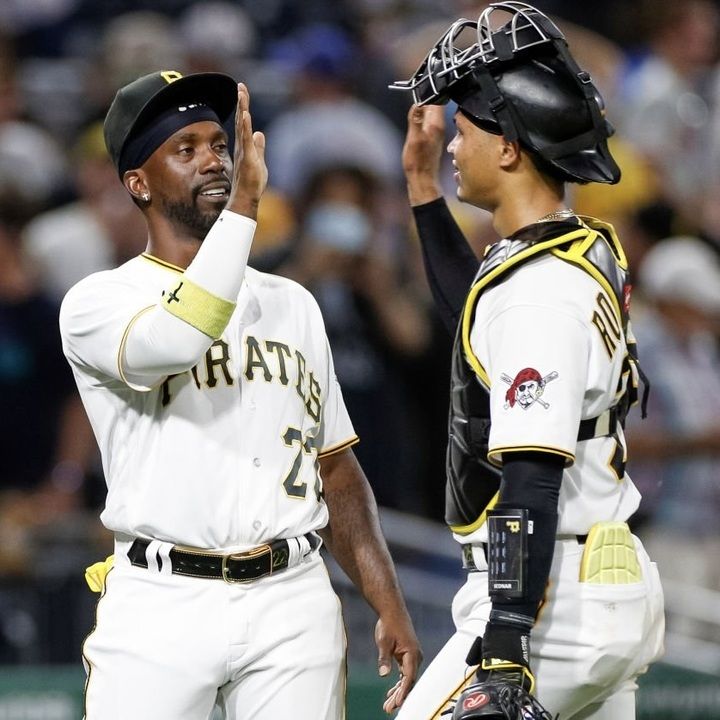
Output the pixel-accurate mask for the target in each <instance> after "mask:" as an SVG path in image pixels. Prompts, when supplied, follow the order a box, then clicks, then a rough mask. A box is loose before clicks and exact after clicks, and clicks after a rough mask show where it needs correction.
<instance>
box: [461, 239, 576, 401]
mask: <svg viewBox="0 0 720 720" xmlns="http://www.w3.org/2000/svg"><path fill="white" fill-rule="evenodd" d="M587 232H588V228H586V227H580V228H578V229H577V230H573V231H572V232H569V233H565V235H560V236H559V237H555V238H552V239H551V240H545V241H544V242H539V243H535V244H534V245H530V246H529V247H527V248H525V250H521V251H520V252H519V253H517V254H516V255H513V256H512V257H511V258H509V259H508V260H505V261H504V262H502V263H500V264H499V265H498V266H497V267H495V268H493V269H492V270H491V271H490V272H489V273H488V274H487V275H483V276H482V277H481V278H480V279H479V280H478V281H477V282H476V283H475V284H474V285H473V286H472V288H471V289H470V292H469V293H468V296H467V299H466V300H465V307H464V308H463V314H462V327H461V333H462V344H463V351H464V353H465V359H466V360H467V362H468V364H469V365H470V367H471V368H472V369H473V370H474V371H475V373H476V374H477V376H478V377H479V378H480V380H481V381H482V382H483V383H484V384H485V385H486V386H487V387H488V388H489V387H490V378H489V377H488V374H487V372H486V370H485V368H484V367H483V366H482V363H481V362H480V360H479V359H478V357H477V356H476V355H475V353H474V352H473V349H472V346H471V344H470V331H471V329H472V321H473V316H474V315H475V305H476V304H477V302H478V300H479V296H480V293H481V292H482V291H483V290H484V289H485V287H487V285H488V284H489V283H491V282H492V281H493V280H495V279H496V278H497V277H499V276H500V275H502V274H504V273H506V272H507V271H508V270H510V269H511V268H512V267H514V266H515V265H517V264H518V263H521V262H523V261H524V260H526V259H527V258H529V257H532V256H533V255H538V254H540V253H542V252H543V251H544V250H549V249H552V248H554V247H556V246H557V245H562V244H564V243H568V242H570V241H572V240H575V239H576V238H579V237H585V236H586V235H587Z"/></svg>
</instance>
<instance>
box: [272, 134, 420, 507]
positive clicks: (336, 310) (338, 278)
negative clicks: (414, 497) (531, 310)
mask: <svg viewBox="0 0 720 720" xmlns="http://www.w3.org/2000/svg"><path fill="white" fill-rule="evenodd" d="M268 147H270V145H268ZM381 191H382V185H381V184H380V182H379V180H378V179H377V178H376V177H374V176H372V175H370V174H368V173H367V172H365V171H364V170H363V169H361V168H359V167H356V166H336V167H327V168H324V169H322V170H319V171H317V172H316V173H315V174H314V175H313V176H312V177H311V178H310V179H309V181H308V184H307V186H306V188H305V191H304V194H303V197H302V199H301V200H300V201H299V202H298V207H299V212H300V213H301V215H300V233H301V236H300V238H299V241H298V244H297V247H296V252H295V253H294V255H293V257H292V258H291V260H290V261H289V262H288V264H287V265H286V266H285V267H284V268H283V269H281V270H280V272H281V273H282V274H285V275H288V276H290V277H292V278H293V279H295V280H297V281H298V282H300V283H301V284H302V285H304V286H305V287H307V288H308V289H309V290H310V291H311V292H312V293H313V295H314V296H315V299H316V300H317V301H318V304H319V305H320V309H321V310H322V313H323V317H324V320H325V325H326V329H327V334H328V339H329V341H330V347H331V349H332V352H333V358H334V361H335V371H336V374H337V377H338V380H339V381H340V383H341V385H342V388H343V397H344V399H345V403H346V405H347V407H348V411H349V413H350V414H351V416H352V418H353V423H354V425H355V429H356V431H357V433H358V436H359V437H360V438H361V442H360V445H359V446H358V448H357V455H358V459H359V460H360V462H361V464H362V465H363V468H364V469H365V472H366V474H367V476H368V480H369V481H370V483H371V485H372V486H373V490H374V492H375V495H376V497H377V500H378V504H380V505H386V506H391V507H398V505H399V504H402V505H403V507H405V508H407V507H408V505H409V504H410V505H412V503H409V501H408V490H409V489H408V488H404V487H403V485H402V484H403V482H408V483H411V486H412V487H414V481H413V478H414V477H415V476H416V475H417V473H418V472H419V471H420V470H421V468H420V466H419V465H418V463H417V460H418V457H419V455H418V453H417V450H416V448H415V447H414V445H415V441H414V437H413V435H414V433H413V430H412V428H413V418H411V417H410V416H409V413H408V403H407V393H409V392H412V393H417V392H418V388H417V387H413V388H411V387H409V386H408V385H407V384H406V382H405V375H406V372H407V371H408V368H409V367H410V366H412V364H413V362H414V361H416V360H418V359H419V358H421V357H422V356H423V354H424V353H425V352H426V351H427V349H428V347H429V343H430V327H429V321H428V317H427V313H426V309H425V306H424V305H422V304H421V303H420V302H418V299H417V298H416V297H414V296H413V295H412V294H411V292H410V291H409V290H408V289H407V288H406V287H404V286H403V284H402V282H401V280H400V278H399V276H398V273H397V271H396V269H395V268H394V267H392V266H391V265H390V264H389V263H388V262H387V261H386V260H384V259H383V258H382V256H381V255H379V254H378V251H377V242H378V234H379V233H380V232H381V228H380V227H379V226H380V221H379V216H378V199H379V196H380V193H381ZM400 501H401V503H400Z"/></svg>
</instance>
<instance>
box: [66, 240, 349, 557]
mask: <svg viewBox="0 0 720 720" xmlns="http://www.w3.org/2000/svg"><path fill="white" fill-rule="evenodd" d="M180 273H182V270H181V269H180V268H177V267H174V266H172V265H169V264H168V263H165V262H162V261H160V260H158V259H156V258H153V257H151V256H149V255H147V254H145V255H142V256H139V257H137V258H134V259H132V260H130V261H129V262H127V263H125V264H124V265H122V266H121V267H119V268H117V269H115V270H111V271H106V272H101V273H97V274H94V275H91V276H89V277H87V278H85V279H84V280H82V281H81V282H80V283H78V284H77V285H76V286H75V287H74V288H72V289H71V290H70V292H69V293H68V294H67V296H66V298H65V300H64V302H63V306H62V311H61V332H62V337H63V346H64V350H65V354H66V356H67V358H68V360H69V361H70V364H71V366H72V368H73V371H74V374H75V378H76V381H77V384H78V388H79V390H80V394H81V396H82V399H83V402H84V404H85V408H86V410H87V413H88V416H89V418H90V422H91V424H92V426H93V429H94V431H95V435H96V438H97V441H98V444H99V446H100V449H101V452H102V459H103V469H104V473H105V477H106V481H107V485H108V495H107V503H106V507H105V509H104V511H103V513H102V515H101V519H102V521H103V523H104V525H105V526H106V527H107V528H108V529H110V530H112V531H114V532H115V533H116V534H122V535H128V536H140V537H146V538H154V539H158V540H162V541H167V542H171V543H176V544H182V545H188V546H192V547H198V548H206V549H209V550H227V551H242V550H246V549H248V548H251V547H255V546H258V545H260V544H262V543H264V542H267V541H269V540H272V539H276V538H282V537H293V536H298V535H302V534H304V533H307V532H309V531H311V530H315V529H318V528H321V527H323V526H324V525H325V524H326V522H327V518H328V515H327V508H326V506H325V503H324V502H323V501H322V499H321V495H320V493H321V489H322V487H321V479H320V477H319V473H318V465H317V458H318V456H321V455H323V454H329V453H332V452H334V451H337V450H340V449H343V448H345V447H347V446H349V445H351V444H353V443H354V442H356V440H357V438H356V436H355V433H354V431H353V427H352V424H351V422H350V419H349V417H348V414H347V411H346V409H345V405H344V403H343V399H342V395H341V391H340V388H339V386H338V383H337V380H336V378H335V374H334V370H333V362H332V357H331V354H330V349H329V346H328V342H327V338H326V335H325V329H324V325H323V321H322V318H321V315H320V311H319V308H318V307H317V304H316V303H315V301H314V299H313V298H312V296H311V295H310V294H309V293H308V292H307V291H306V290H304V289H303V288H302V287H300V286H299V285H298V284H296V283H295V282H293V281H291V280H288V279H285V278H281V277H277V276H273V275H268V274H264V273H260V272H257V271H255V270H253V269H251V268H247V270H246V272H245V280H244V281H243V284H242V287H241V290H240V293H239V295H238V297H237V307H236V308H235V311H234V312H233V314H232V317H231V319H230V322H229V324H228V325H227V327H226V328H225V331H224V332H223V334H222V336H221V337H220V338H219V339H217V340H216V341H215V342H213V343H212V345H211V346H210V348H209V349H208V350H207V352H206V353H205V354H204V356H203V357H201V358H200V360H199V362H198V363H197V364H196V365H195V366H194V367H193V368H192V369H191V370H189V371H184V372H180V373H179V374H177V375H169V376H167V377H164V378H161V379H160V381H159V382H158V383H155V384H153V386H152V387H146V386H143V385H142V384H138V383H136V382H130V381H128V380H127V378H125V379H123V378H124V373H123V371H122V370H121V366H122V362H121V353H122V348H123V343H124V339H125V335H126V333H127V332H128V330H129V328H131V327H132V324H133V322H134V321H135V320H136V318H137V317H139V315H140V314H141V313H142V312H143V311H144V310H146V309H147V308H151V307H154V306H155V304H156V303H157V302H158V300H159V298H160V296H161V294H162V292H163V291H166V290H167V289H168V288H169V287H171V286H172V283H173V282H174V281H175V279H176V278H178V277H179V274H180Z"/></svg>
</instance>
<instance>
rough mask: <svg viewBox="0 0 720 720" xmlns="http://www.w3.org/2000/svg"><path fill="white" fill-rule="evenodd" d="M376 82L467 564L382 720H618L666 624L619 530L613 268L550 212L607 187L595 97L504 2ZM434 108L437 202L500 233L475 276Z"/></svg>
mask: <svg viewBox="0 0 720 720" xmlns="http://www.w3.org/2000/svg"><path fill="white" fill-rule="evenodd" d="M466 35H470V41H469V42H468V41H467V40H466ZM395 86H396V87H398V88H400V89H403V90H410V91H412V93H413V99H414V103H415V104H414V105H413V107H412V108H411V110H410V113H409V117H408V123H409V124H408V130H407V137H406V143H405V148H404V151H403V165H404V169H405V173H406V177H407V184H408V191H409V199H410V203H411V205H412V206H413V210H414V215H415V219H416V224H417V227H418V231H419V234H420V237H421V239H422V244H423V252H424V259H425V265H426V270H427V275H428V279H429V282H430V285H431V287H432V290H433V294H434V296H435V299H436V302H437V306H438V308H439V310H440V313H441V315H442V316H443V318H444V319H445V322H446V324H447V326H448V327H449V329H450V330H451V331H452V332H453V333H455V345H454V353H453V365H452V373H451V377H452V385H451V407H450V419H449V444H448V456H447V457H448V463H447V475H448V477H447V505H446V519H447V522H448V524H449V525H450V527H451V529H452V531H453V533H454V535H455V538H456V539H457V540H458V541H459V542H460V543H461V544H462V548H463V556H464V560H465V566H466V568H467V569H468V576H467V582H466V583H465V584H464V586H463V587H462V588H461V589H460V590H459V592H458V593H457V595H456V597H455V600H454V602H453V608H452V611H453V618H454V622H455V624H456V628H457V632H456V633H455V634H454V635H453V637H452V638H450V640H449V641H448V643H447V644H446V645H445V647H444V648H443V649H442V650H441V651H440V653H439V654H438V655H437V657H436V658H435V659H434V660H433V662H432V663H431V664H430V666H429V667H428V668H427V670H426V671H425V673H424V674H423V676H422V677H421V678H420V681H419V682H418V684H417V685H416V686H415V689H414V690H413V692H411V693H410V696H409V697H408V699H407V701H406V702H405V704H404V705H403V707H402V709H401V710H400V713H399V715H398V718H399V720H428V719H430V718H439V717H441V716H442V717H450V715H452V718H453V720H469V719H470V718H497V719H502V720H520V718H522V719H523V720H533V719H534V720H539V719H540V718H543V719H547V720H549V719H550V718H551V716H552V717H553V718H554V717H555V716H556V715H557V716H558V717H559V718H560V720H580V719H581V718H582V720H590V719H592V720H630V719H631V718H634V717H635V697H634V693H635V688H636V685H635V681H636V678H637V677H638V675H640V674H641V673H642V672H644V671H645V669H646V668H647V666H648V664H649V663H651V662H652V661H654V660H655V659H656V658H658V656H659V655H660V653H661V649H662V637H663V629H664V622H663V598H662V591H661V587H660V584H659V581H658V574H657V570H656V567H655V566H654V564H653V563H651V562H650V560H649V559H648V556H647V554H646V553H645V551H644V549H643V547H642V545H641V544H640V542H639V541H638V539H637V538H635V537H634V536H633V535H632V534H631V533H630V530H629V529H628V525H627V520H628V518H629V517H630V516H631V515H632V514H633V512H634V511H635V510H636V508H637V507H638V501H639V494H638V492H637V490H636V489H635V487H634V486H633V484H632V482H631V480H630V478H629V477H628V476H627V475H626V474H625V472H624V466H625V455H626V448H625V440H624V436H623V421H624V418H625V415H626V413H627V410H628V407H629V406H630V405H631V404H633V403H634V402H635V400H636V399H637V394H638V389H639V382H638V374H639V367H638V365H637V359H636V354H635V347H634V343H633V340H632V334H631V332H630V326H629V321H628V301H629V286H628V285H627V265H626V260H625V255H624V253H623V249H622V247H621V245H620V243H619V242H618V240H617V237H616V235H615V231H614V230H613V228H612V227H611V226H610V225H607V224H605V223H603V222H600V221H599V220H595V219H593V218H586V217H578V216H577V215H576V214H575V213H574V212H573V211H572V210H571V209H569V208H568V207H567V206H566V204H565V201H564V197H565V184H566V183H568V182H581V183H587V182H602V183H616V182H617V181H618V180H619V178H620V171H619V169H618V167H617V165H616V164H615V161H614V160H613V158H612V156H611V154H610V152H609V150H608V146H607V138H608V137H609V135H610V134H611V132H612V128H611V127H610V125H609V124H608V122H607V121H606V120H605V117H604V111H603V106H602V101H601V99H600V96H599V94H598V92H597V90H596V88H595V87H594V85H593V84H592V81H591V78H590V76H589V75H588V74H587V73H586V72H585V71H583V70H581V69H580V68H579V67H578V66H577V64H576V63H575V61H574V59H573V57H572V56H571V55H570V53H569V50H568V47H567V44H566V41H565V39H564V37H563V35H562V33H561V32H560V31H559V30H558V28H557V27H556V26H555V25H554V24H553V23H552V22H551V21H550V20H549V19H548V18H547V17H546V16H545V15H543V14H542V13H540V12H538V11H537V10H536V9H535V8H533V7H531V6H529V5H526V4H524V3H520V2H500V3H495V4H492V5H490V6H489V7H488V8H487V9H486V10H485V11H484V12H483V13H482V14H481V15H480V18H479V19H478V20H477V21H470V20H465V19H462V20H458V21H457V22H456V23H454V24H453V25H452V26H451V27H450V28H449V29H448V31H447V32H446V33H445V35H444V36H443V37H442V38H441V39H440V41H438V43H437V44H436V45H435V46H434V47H433V48H432V49H431V51H430V52H429V54H428V55H427V57H426V58H425V60H424V61H423V63H422V65H421V66H420V68H419V69H418V71H417V72H416V73H415V75H414V76H413V77H412V78H411V79H410V80H409V81H406V82H399V83H396V85H395ZM448 100H451V101H453V102H454V103H455V105H456V107H457V109H456V111H455V113H454V123H455V135H454V137H453V139H452V140H451V142H450V143H449V145H448V148H447V150H448V152H449V153H450V154H451V156H452V159H453V166H454V170H455V174H454V178H455V181H456V184H457V196H458V198H459V199H460V200H461V201H463V202H467V203H471V204H473V205H476V206H478V207H480V208H483V209H485V210H487V211H489V212H491V213H492V216H493V225H494V228H495V230H496V232H497V234H498V236H499V237H500V238H502V239H501V240H500V241H499V242H497V243H496V244H494V245H492V246H490V248H489V249H488V251H487V252H486V254H485V257H484V259H483V261H482V262H481V264H480V266H479V268H478V263H477V261H476V259H475V257H474V255H473V254H472V252H471V250H470V248H469V246H468V245H467V243H466V242H465V240H464V238H463V237H462V234H461V233H460V230H459V229H458V227H457V225H456V224H455V223H454V221H453V218H452V216H451V215H450V213H449V211H448V208H447V206H446V205H445V202H444V200H443V199H442V196H441V195H442V193H441V190H440V184H439V180H438V177H439V170H438V167H439V162H440V157H441V153H442V145H443V142H444V119H443V118H444V115H443V109H442V108H440V107H437V105H442V104H445V103H446V102H447V101H448ZM468 288H469V290H468ZM643 404H644V402H643ZM389 700H390V701H392V691H391V692H390V694H389ZM444 713H449V714H448V715H445V714H444Z"/></svg>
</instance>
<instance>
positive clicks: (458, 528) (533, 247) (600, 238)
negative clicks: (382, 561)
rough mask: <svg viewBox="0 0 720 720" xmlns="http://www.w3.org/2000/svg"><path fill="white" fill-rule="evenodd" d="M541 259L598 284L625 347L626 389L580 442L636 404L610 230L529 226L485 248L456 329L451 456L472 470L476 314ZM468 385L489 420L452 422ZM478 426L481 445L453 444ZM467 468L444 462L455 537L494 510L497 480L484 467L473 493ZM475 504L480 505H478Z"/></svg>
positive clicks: (621, 273)
mask: <svg viewBox="0 0 720 720" xmlns="http://www.w3.org/2000/svg"><path fill="white" fill-rule="evenodd" d="M547 253H552V254H553V255H554V256H555V257H557V258H558V259H559V260H563V261H565V262H569V263H572V264H574V265H576V266H577V267H579V268H581V269H582V270H583V271H585V272H587V273H588V274H589V275H590V276H591V277H593V278H594V279H595V280H596V281H597V282H598V284H599V285H600V286H601V288H602V289H603V290H604V291H605V293H606V295H607V297H608V299H609V301H610V304H611V308H612V310H613V312H614V314H615V316H616V318H617V321H618V325H619V326H620V327H621V328H622V331H623V334H624V336H625V340H626V344H627V347H628V354H627V356H626V357H625V359H624V367H623V372H622V373H621V381H620V382H621V383H623V382H624V379H623V378H625V377H627V378H628V380H627V385H626V386H622V385H621V386H619V387H618V398H619V399H618V403H617V404H616V405H615V406H614V407H612V408H609V409H608V410H606V411H605V412H603V413H602V414H601V415H599V416H598V417H595V418H588V419H586V420H583V421H581V423H580V425H579V427H578V441H579V442H582V441H584V440H589V439H591V438H595V437H604V436H611V435H613V434H614V433H615V432H616V430H617V425H618V423H620V424H622V423H623V422H624V419H625V415H626V413H627V410H628V409H629V407H630V405H632V404H634V402H635V401H636V399H637V387H638V377H639V375H640V372H639V366H638V365H637V358H636V356H635V354H634V347H635V344H634V339H633V338H632V335H631V333H630V331H629V324H628V293H629V285H628V282H627V280H628V273H627V261H626V258H625V253H624V251H623V249H622V246H621V245H620V243H619V241H618V240H617V237H616V235H615V231H614V230H613V228H612V227H611V226H610V225H607V224H605V223H602V222H600V221H598V220H595V219H593V218H582V219H580V221H579V223H575V222H567V221H563V222H548V223H538V224H536V225H533V226H530V227H529V228H527V229H524V230H523V231H521V232H520V233H518V234H516V236H514V237H513V238H511V242H508V243H503V244H502V245H501V244H499V243H498V244H495V245H493V246H490V248H489V250H488V251H487V253H486V255H485V258H484V259H483V262H482V263H481V265H480V269H479V270H478V273H477V275H476V277H475V281H474V283H473V286H472V288H471V289H470V292H469V294H468V297H467V300H466V302H465V308H464V310H463V314H462V316H461V319H460V325H459V326H458V333H457V337H456V341H455V348H454V359H453V381H452V382H453V386H452V395H453V401H452V402H451V417H450V427H451V437H450V448H449V451H453V452H454V454H455V455H457V454H458V453H460V454H463V453H464V454H466V455H467V457H468V458H471V457H472V462H474V463H475V465H476V466H484V464H485V463H483V460H484V459H485V458H486V457H487V441H488V438H489V434H490V421H489V391H490V390H489V389H490V378H489V377H488V375H487V372H486V371H485V368H484V367H483V366H482V364H481V363H480V361H479V359H478V358H477V356H476V355H475V353H474V352H473V349H472V346H471V344H470V332H471V330H472V320H473V317H474V313H475V308H476V306H477V303H478V301H479V299H480V296H481V294H482V292H483V291H484V290H485V289H487V288H488V287H490V286H492V285H493V284H495V283H498V282H502V280H504V279H505V278H506V277H507V275H508V274H509V273H510V272H512V271H514V270H516V269H518V268H519V267H520V266H521V265H522V264H523V263H525V262H527V261H529V260H531V259H534V258H537V257H539V256H541V255H543V254H547ZM466 375H473V376H476V377H477V378H478V379H479V380H480V385H478V384H477V383H476V382H472V383H471V382H470V381H469V379H468V377H465V376H466ZM473 386H474V388H475V389H479V390H480V391H481V392H482V393H483V394H485V395H486V396H487V399H486V402H484V403H478V402H477V400H476V401H475V402H474V405H475V406H476V407H479V406H483V407H485V408H486V411H485V412H486V413H487V415H488V417H479V416H478V417H475V416H474V415H472V413H471V416H468V417H464V418H463V417H460V418H456V417H455V416H456V415H457V414H458V411H459V410H460V409H461V408H467V407H469V406H471V405H472V404H473V403H471V402H469V401H456V400H455V398H454V396H455V395H462V394H463V393H466V392H469V391H470V389H472V387H473ZM475 415H477V413H475ZM479 425H482V428H483V432H482V435H483V437H482V438H478V437H475V436H474V435H475V433H473V437H465V438H462V439H461V442H457V441H455V442H454V441H453V437H454V435H455V434H457V433H458V432H459V431H460V429H461V428H462V427H466V428H474V427H478V426H479ZM468 432H469V431H468ZM449 455H450V452H449ZM450 460H451V461H450ZM470 465H471V463H470V462H469V461H467V460H465V459H463V457H460V458H452V459H451V458H450V457H449V464H448V492H447V494H446V498H447V503H446V521H447V523H448V525H449V526H450V528H451V529H452V530H453V531H454V532H456V533H458V534H461V535H466V534H469V533H472V532H474V531H475V530H476V529H477V528H478V527H480V526H481V525H482V524H483V523H484V522H485V519H486V511H487V510H489V509H490V508H492V507H493V506H494V504H495V502H496V500H497V491H498V489H499V486H500V474H499V473H497V474H496V473H493V472H491V471H490V470H489V469H488V468H482V469H483V472H482V480H483V484H484V485H485V487H484V488H483V490H482V492H481V491H480V490H478V489H477V488H474V489H473V487H472V486H473V485H477V476H475V477H473V478H470V477H465V476H464V473H463V469H464V468H468V467H470ZM468 472H469V470H468ZM473 498H474V500H473ZM481 498H482V500H483V501H482V503H481V502H479V501H480V499H481Z"/></svg>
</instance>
